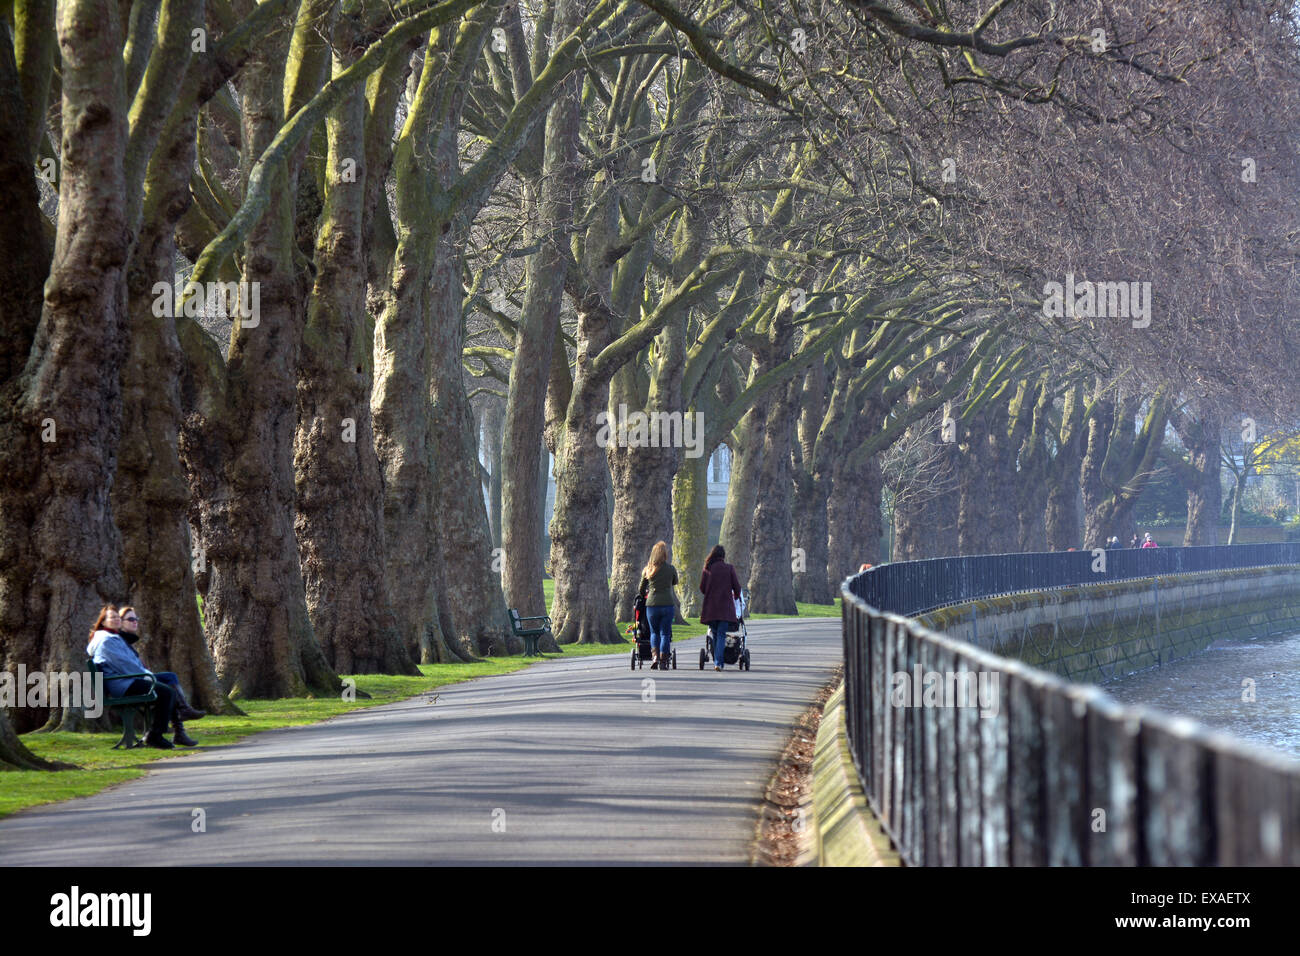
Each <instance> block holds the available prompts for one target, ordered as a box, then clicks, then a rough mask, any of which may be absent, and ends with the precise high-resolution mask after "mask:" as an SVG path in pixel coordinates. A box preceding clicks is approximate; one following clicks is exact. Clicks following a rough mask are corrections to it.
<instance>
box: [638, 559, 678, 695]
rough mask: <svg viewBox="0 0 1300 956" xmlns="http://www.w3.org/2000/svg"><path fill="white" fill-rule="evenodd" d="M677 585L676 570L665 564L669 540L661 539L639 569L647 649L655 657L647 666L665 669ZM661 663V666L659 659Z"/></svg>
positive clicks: (653, 668) (674, 610) (666, 666)
mask: <svg viewBox="0 0 1300 956" xmlns="http://www.w3.org/2000/svg"><path fill="white" fill-rule="evenodd" d="M676 585H677V569H676V568H674V567H673V566H672V565H671V564H669V563H668V543H667V542H665V541H660V542H659V543H658V544H656V545H655V546H654V547H653V548H651V549H650V560H649V561H648V562H646V566H645V569H644V570H643V571H642V572H641V587H640V593H642V594H644V595H645V596H646V598H645V617H646V623H647V624H649V625H650V650H651V652H652V653H653V655H654V660H653V662H651V664H650V669H651V670H652V671H653V670H667V669H668V660H669V656H668V655H669V645H671V644H672V642H673V617H674V615H675V614H676V613H677V602H676V600H675V599H674V597H673V588H674V587H675V586H676ZM660 661H663V662H664V666H663V667H660V666H659V662H660Z"/></svg>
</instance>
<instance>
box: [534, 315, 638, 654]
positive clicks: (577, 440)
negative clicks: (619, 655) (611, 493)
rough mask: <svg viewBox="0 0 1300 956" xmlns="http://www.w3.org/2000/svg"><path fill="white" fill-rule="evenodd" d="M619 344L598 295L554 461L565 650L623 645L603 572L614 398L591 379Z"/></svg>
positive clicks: (560, 636)
mask: <svg viewBox="0 0 1300 956" xmlns="http://www.w3.org/2000/svg"><path fill="white" fill-rule="evenodd" d="M612 338H613V316H612V314H611V313H610V312H609V310H608V309H607V308H606V307H605V306H604V305H603V303H601V302H600V301H599V298H598V296H596V295H595V294H592V295H590V296H588V297H587V298H585V299H583V300H582V301H581V302H579V303H578V355H577V360H576V362H575V373H574V377H573V391H572V396H571V398H570V399H569V404H568V410H567V412H566V415H565V422H564V429H563V434H562V435H561V436H559V441H558V443H557V448H556V455H555V475H556V488H555V513H554V514H553V515H552V516H551V572H552V574H553V575H554V576H555V604H554V606H553V608H552V609H551V619H552V622H553V630H554V633H555V639H556V641H557V642H558V643H560V644H574V643H580V644H618V643H622V641H623V636H622V635H621V634H619V632H618V627H617V626H616V625H615V623H614V608H613V605H611V604H610V600H609V582H608V578H607V577H606V571H605V536H606V534H607V533H608V531H609V524H608V517H607V513H606V510H605V487H606V485H607V483H608V481H609V479H608V477H607V476H608V466H607V464H606V458H605V451H604V449H603V448H601V447H600V445H599V444H598V443H597V438H598V437H599V434H600V428H601V426H600V423H599V422H598V421H597V415H599V414H600V413H601V412H603V411H605V409H606V406H607V404H608V399H609V379H608V378H601V377H598V376H593V375H592V374H591V369H590V365H591V358H590V357H592V356H595V355H599V354H600V351H601V349H603V348H604V347H605V346H606V345H608V344H609V343H610V342H611V341H612Z"/></svg>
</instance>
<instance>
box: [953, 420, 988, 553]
mask: <svg viewBox="0 0 1300 956" xmlns="http://www.w3.org/2000/svg"><path fill="white" fill-rule="evenodd" d="M959 447H960V449H961V453H962V458H961V467H960V469H959V470H958V472H957V476H958V487H957V554H989V553H990V552H991V551H992V550H993V549H992V547H991V546H990V530H991V525H992V523H993V518H992V515H991V510H992V504H993V503H992V500H991V496H990V494H989V489H990V481H989V479H990V477H991V476H990V474H989V467H990V465H991V464H992V461H991V459H992V456H991V454H990V435H989V422H988V414H987V412H980V413H979V414H977V415H973V416H971V418H970V419H969V420H968V421H967V430H966V435H965V438H964V440H963V441H962V444H961V445H960V446H959Z"/></svg>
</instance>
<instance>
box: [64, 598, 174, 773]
mask: <svg viewBox="0 0 1300 956" xmlns="http://www.w3.org/2000/svg"><path fill="white" fill-rule="evenodd" d="M121 627H122V618H121V616H120V615H119V614H118V612H117V605H116V604H105V605H104V606H103V607H102V608H100V609H99V617H97V618H95V626H94V627H92V628H91V629H90V643H89V644H87V645H86V654H87V655H88V656H89V657H90V658H91V659H92V660H93V661H94V662H95V663H96V664H98V665H99V668H100V670H102V671H103V672H104V684H105V687H106V688H107V690H108V693H109V695H110V696H113V697H131V696H135V695H137V694H147V693H148V692H149V688H150V683H149V681H147V680H145V679H144V678H143V677H135V678H127V677H119V678H116V679H114V678H113V675H114V674H143V673H150V674H152V673H153V672H152V671H149V670H147V669H146V668H145V666H144V665H143V664H141V663H140V658H139V657H137V656H136V653H135V651H133V650H131V645H129V644H128V643H127V642H126V641H124V640H122V636H121V633H120V632H121ZM153 691H154V693H155V694H157V696H158V700H157V701H156V702H155V703H154V705H153V726H152V727H151V728H150V729H149V733H148V735H147V736H146V737H145V738H144V742H145V746H148V747H157V748H158V749H159V750H173V749H175V744H173V743H172V742H171V741H170V740H168V739H167V737H166V733H167V728H168V726H169V725H170V724H171V722H172V720H174V719H175V715H176V693H175V691H173V690H172V689H171V687H170V686H169V685H167V684H164V683H163V682H162V681H157V682H156V683H154V684H153Z"/></svg>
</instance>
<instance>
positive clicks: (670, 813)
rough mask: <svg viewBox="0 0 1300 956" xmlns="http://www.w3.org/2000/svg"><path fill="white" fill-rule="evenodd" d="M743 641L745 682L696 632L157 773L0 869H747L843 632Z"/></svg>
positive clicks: (833, 629)
mask: <svg viewBox="0 0 1300 956" xmlns="http://www.w3.org/2000/svg"><path fill="white" fill-rule="evenodd" d="M749 644H750V649H751V653H752V654H753V664H754V668H753V670H751V671H748V672H740V671H738V670H735V669H733V668H728V669H727V670H726V671H724V672H723V673H721V674H717V673H715V672H714V671H713V668H712V665H709V667H708V669H707V670H704V671H701V670H699V659H698V658H699V649H700V647H701V646H702V645H703V641H702V639H700V638H693V639H690V640H685V641H681V642H678V643H677V644H676V647H677V666H678V669H677V670H676V671H669V672H667V673H664V674H661V673H659V672H658V671H651V670H649V669H648V665H647V668H646V669H643V670H637V671H636V672H632V671H631V670H630V669H629V667H628V655H618V656H614V655H610V656H605V657H585V658H574V659H571V660H564V659H556V660H549V661H546V662H544V663H539V664H535V665H533V666H532V667H528V668H525V669H524V670H521V671H517V672H515V673H513V674H506V675H503V676H500V677H490V678H483V679H479V680H474V681H468V682H466V683H462V684H456V685H452V686H448V687H442V688H439V689H438V690H437V691H435V692H433V693H436V694H437V695H438V700H437V702H436V703H432V704H431V703H430V698H431V697H432V696H433V693H430V694H427V695H423V696H420V697H416V698H412V699H411V700H408V701H403V702H402V703H398V704H388V705H385V706H383V707H375V708H368V709H365V710H361V711H358V712H357V713H356V714H350V715H346V716H343V717H337V718H334V719H332V720H328V721H325V722H323V723H318V724H313V725H311V726H307V727H294V728H290V729H287V730H275V731H268V732H266V733H262V734H257V735H256V736H253V737H248V738H245V739H244V740H243V741H241V742H239V743H237V744H233V745H231V746H228V747H223V748H218V749H214V750H212V751H206V752H204V751H199V752H195V753H193V754H190V755H188V756H185V757H182V758H178V759H173V760H164V761H160V762H158V763H156V764H154V765H153V767H154V768H155V769H152V770H151V771H150V772H149V773H148V774H146V775H145V776H144V777H142V778H140V779H138V780H134V781H131V782H129V783H124V784H120V785H118V786H117V787H114V788H111V789H109V790H106V791H103V792H102V793H99V794H97V795H95V796H93V797H85V798H81V799H78V800H70V801H66V802H64V803H60V804H55V805H52V806H48V807H41V808H36V809H33V810H27V811H22V812H19V813H17V814H13V815H11V816H9V817H6V818H4V819H0V865H4V866H24V865H61V866H122V865H123V864H129V863H138V864H152V865H159V864H163V865H166V864H177V865H195V864H201V865H223V864H241V865H292V864H307V865H329V866H347V865H363V864H364V865H376V864H380V865H404V866H409V865H422V864H602V865H610V864H645V863H650V864H655V863H662V864H706V863H715V864H716V863H724V864H743V863H746V862H748V860H749V854H750V849H751V846H752V842H753V838H754V833H755V823H756V821H757V812H758V807H759V802H760V801H761V799H762V794H763V790H764V788H765V787H766V785H767V782H768V780H769V778H770V777H771V774H772V771H773V769H774V765H775V760H776V757H777V756H778V755H779V753H780V751H781V748H782V747H783V746H784V744H785V742H786V740H787V739H788V737H789V734H790V729H791V724H792V723H793V721H794V720H795V718H796V717H797V716H798V715H799V714H800V713H801V712H802V711H803V710H804V709H805V708H807V706H808V705H809V704H810V703H811V702H812V699H813V698H814V697H815V696H816V693H817V691H818V690H819V689H820V688H821V687H822V686H823V685H824V684H825V683H826V681H827V680H828V678H829V677H830V674H831V671H832V670H833V669H834V667H835V665H836V664H837V663H838V662H839V660H840V656H841V638H840V621H839V619H838V618H813V619H806V620H801V621H797V622H796V621H792V620H764V621H755V622H754V623H753V624H751V625H750V626H749ZM647 680H653V684H652V685H651V684H646V683H644V682H645V681H647ZM651 690H653V700H650V699H647V698H649V697H650V696H651V695H650V693H649V692H650V691H651ZM193 730H194V732H195V733H196V735H197V736H199V737H200V738H201V737H202V730H203V724H202V723H197V724H194V725H193ZM196 808H202V809H203V810H204V811H205V814H206V825H207V830H206V832H204V833H195V832H193V830H192V822H193V820H194V814H193V811H194V810H195V809H196Z"/></svg>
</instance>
